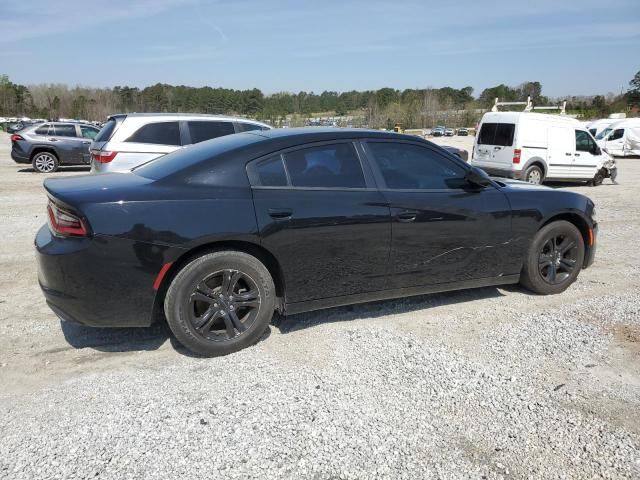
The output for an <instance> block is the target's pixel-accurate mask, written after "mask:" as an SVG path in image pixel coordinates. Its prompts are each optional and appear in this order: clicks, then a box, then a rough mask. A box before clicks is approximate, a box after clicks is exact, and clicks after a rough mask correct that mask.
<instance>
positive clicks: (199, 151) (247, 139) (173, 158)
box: [133, 133, 265, 180]
mask: <svg viewBox="0 0 640 480" xmlns="http://www.w3.org/2000/svg"><path fill="white" fill-rule="evenodd" d="M262 140H265V138H264V137H262V136H259V135H254V134H251V133H239V134H237V135H225V136H224V137H218V138H215V139H213V140H209V141H206V142H202V143H196V144H195V145H192V146H190V147H189V148H185V149H180V150H176V151H175V152H173V153H170V154H168V155H164V156H162V157H159V158H157V159H155V160H151V161H150V162H147V163H145V164H142V165H140V166H139V167H137V168H134V170H133V171H134V172H135V173H136V175H140V176H141V177H145V178H152V179H154V180H159V179H161V178H165V177H168V176H170V175H173V174H174V173H177V172H179V171H180V170H185V169H187V168H189V167H192V166H194V165H196V164H198V163H201V162H204V161H207V160H213V158H214V157H217V156H220V155H223V154H225V153H228V152H231V151H232V150H235V149H239V148H242V147H243V146H246V145H251V144H252V143H255V142H260V141H262ZM247 160H251V159H247Z"/></svg>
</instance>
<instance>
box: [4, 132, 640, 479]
mask: <svg viewBox="0 0 640 480" xmlns="http://www.w3.org/2000/svg"><path fill="white" fill-rule="evenodd" d="M456 140H457V141H459V142H462V143H464V142H463V139H456ZM464 141H467V142H469V143H471V142H472V141H473V138H472V137H469V139H468V140H467V139H464ZM7 144H8V138H7V136H6V135H4V134H0V204H1V205H2V207H1V209H0V237H1V238H2V239H3V242H2V243H3V248H2V250H0V365H1V366H0V385H2V389H1V391H0V437H1V438H2V440H1V441H0V478H11V479H33V478H39V479H40V478H42V479H47V478H64V479H67V478H89V477H91V478H95V477H100V478H113V479H123V478H188V479H195V478H317V479H324V478H326V479H330V478H331V479H333V478H349V479H351V478H374V477H375V478H394V479H395V478H407V479H417V478H431V477H433V478H447V479H448V478H452V479H455V478H571V479H573V478H596V477H603V478H612V479H619V478H640V416H639V415H638V412H639V411H640V289H639V288H638V287H639V286H640V252H639V251H638V249H637V248H636V246H635V243H636V241H637V238H639V237H640V209H638V206H637V205H638V204H637V193H636V192H637V184H638V181H640V160H639V159H627V160H622V161H620V176H619V181H620V183H621V185H618V186H614V185H611V184H610V182H609V181H606V183H605V185H603V186H601V187H597V188H588V187H585V186H581V185H577V186H576V185H574V186H567V185H561V186H558V187H559V188H567V189H571V190H575V191H579V192H582V193H585V194H587V195H589V196H590V197H591V198H592V199H593V200H594V201H595V203H596V205H597V209H598V216H599V218H600V225H601V231H600V237H599V245H598V254H597V258H596V264H595V265H594V266H593V267H592V268H590V269H588V270H585V271H584V272H582V273H581V275H580V278H579V280H578V282H577V283H576V284H575V285H574V286H572V287H571V288H570V289H569V290H568V291H567V292H565V293H563V294H561V295H556V296H553V297H539V296H535V295H531V294H529V293H527V292H526V291H524V290H522V289H520V288H519V287H516V286H513V287H507V288H483V289H476V290H469V291H461V292H454V293H447V294H438V295H431V296H422V297H414V298H408V299H401V300H396V301H388V302H378V303H371V304H365V305H358V306H354V307H348V308H336V309H331V310H326V311H321V312H314V313H308V314H302V315H296V316H292V317H289V318H286V319H282V318H280V319H276V320H274V322H273V325H272V327H271V328H270V331H269V332H268V334H267V335H265V339H264V340H263V341H261V342H260V343H259V344H258V345H256V346H255V347H253V348H250V349H247V350H244V351H242V352H239V353H237V354H234V355H230V356H227V357H223V358H217V359H202V358H196V357H193V356H190V355H189V354H188V352H186V351H185V350H184V349H182V348H180V347H179V346H177V345H176V344H175V342H174V341H173V340H172V338H171V337H170V335H168V333H167V332H166V330H165V329H164V328H163V327H162V326H154V327H152V328H149V329H137V330H136V329H115V330H96V329H89V328H83V327H79V326H72V325H61V324H60V322H59V321H57V320H56V318H55V316H54V315H53V313H51V312H50V311H49V309H48V308H47V307H46V305H45V304H44V301H43V298H42V295H41V294H40V292H39V289H38V286H37V282H36V275H35V266H34V260H33V250H32V241H33V236H34V233H35V231H36V230H37V228H38V226H39V225H40V224H41V223H43V222H44V221H45V216H44V205H45V199H44V194H43V192H42V188H41V182H42V179H43V176H41V175H37V174H35V173H32V172H30V171H29V169H28V168H24V167H23V166H18V165H15V164H13V163H12V162H11V160H10V158H9V156H8V148H7ZM456 146H462V147H463V148H467V149H469V150H470V145H466V144H465V145H462V144H460V145H458V144H456ZM77 173H78V171H65V172H62V173H60V174H57V175H75V174H77Z"/></svg>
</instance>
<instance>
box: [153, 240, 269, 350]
mask: <svg viewBox="0 0 640 480" xmlns="http://www.w3.org/2000/svg"><path fill="white" fill-rule="evenodd" d="M275 303H276V293H275V286H274V283H273V279H272V278H271V274H270V273H269V270H268V269H267V268H266V267H265V266H264V264H263V263H262V262H260V260H258V259H257V258H256V257H254V256H252V255H249V254H247V253H244V252H238V251H234V250H221V251H215V252H211V253H207V254H204V255H202V256H200V257H197V258H195V259H193V260H191V261H190V262H189V263H187V264H186V265H184V266H183V267H182V268H181V269H180V271H178V272H177V273H176V275H175V277H174V278H173V279H172V280H171V283H170V285H169V288H168V289H167V295H166V296H165V299H164V313H165V316H166V318H167V324H168V325H169V328H171V331H172V332H173V334H174V335H175V336H176V339H177V340H178V341H179V342H180V343H182V344H183V345H184V346H185V347H187V348H188V349H189V350H191V351H192V352H195V353H198V354H200V355H204V356H208V357H213V356H218V355H227V354H229V353H233V352H237V351H238V350H242V349H243V348H246V347H248V346H250V345H253V344H254V343H256V342H258V341H259V340H260V338H262V336H263V333H264V332H265V330H266V329H267V328H268V327H269V323H270V322H271V318H272V317H273V312H274V311H275Z"/></svg>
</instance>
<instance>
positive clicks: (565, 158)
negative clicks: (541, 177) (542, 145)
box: [546, 125, 576, 180]
mask: <svg viewBox="0 0 640 480" xmlns="http://www.w3.org/2000/svg"><path fill="white" fill-rule="evenodd" d="M547 142H548V143H547V165H548V167H549V170H548V171H547V174H546V178H548V179H558V180H561V179H568V178H572V170H571V167H572V165H573V156H574V154H575V151H576V141H575V133H574V131H573V129H572V128H569V127H567V126H564V125H549V126H548V127H547Z"/></svg>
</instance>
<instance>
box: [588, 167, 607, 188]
mask: <svg viewBox="0 0 640 480" xmlns="http://www.w3.org/2000/svg"><path fill="white" fill-rule="evenodd" d="M603 181H604V175H603V174H602V170H598V173H596V174H595V176H594V177H593V180H591V181H590V182H589V185H590V186H592V187H597V186H599V185H602V182H603Z"/></svg>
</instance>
